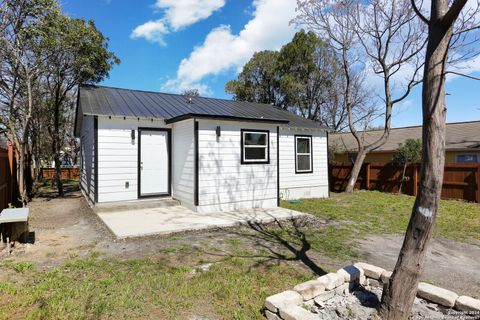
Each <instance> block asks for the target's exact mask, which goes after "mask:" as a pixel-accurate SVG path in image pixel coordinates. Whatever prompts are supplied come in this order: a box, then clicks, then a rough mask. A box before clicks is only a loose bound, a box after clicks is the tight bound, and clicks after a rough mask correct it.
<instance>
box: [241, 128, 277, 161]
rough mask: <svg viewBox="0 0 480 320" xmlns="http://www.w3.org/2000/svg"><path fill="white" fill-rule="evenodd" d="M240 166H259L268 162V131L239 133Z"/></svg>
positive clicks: (244, 131) (243, 131) (245, 130)
mask: <svg viewBox="0 0 480 320" xmlns="http://www.w3.org/2000/svg"><path fill="white" fill-rule="evenodd" d="M240 132H241V156H242V161H241V163H242V164H259V163H269V162H270V148H269V143H270V132H269V131H268V130H249V129H242V130H241V131H240Z"/></svg>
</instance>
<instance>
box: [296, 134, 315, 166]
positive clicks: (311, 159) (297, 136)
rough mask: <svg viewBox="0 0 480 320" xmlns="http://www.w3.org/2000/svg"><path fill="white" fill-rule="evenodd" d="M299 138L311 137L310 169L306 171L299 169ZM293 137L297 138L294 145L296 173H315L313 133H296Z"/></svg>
mask: <svg viewBox="0 0 480 320" xmlns="http://www.w3.org/2000/svg"><path fill="white" fill-rule="evenodd" d="M297 138H309V139H310V170H308V171H305V170H301V171H298V169H297V157H298V155H297ZM293 139H294V140H295V143H294V147H295V150H294V152H295V174H302V173H313V137H312V136H311V135H301V134H296V135H294V136H293Z"/></svg>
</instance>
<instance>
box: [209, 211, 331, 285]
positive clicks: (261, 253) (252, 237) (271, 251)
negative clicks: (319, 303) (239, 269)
mask: <svg viewBox="0 0 480 320" xmlns="http://www.w3.org/2000/svg"><path fill="white" fill-rule="evenodd" d="M308 223H309V221H308V219H305V218H296V219H288V220H283V221H280V220H275V221H274V222H273V223H270V224H267V225H266V224H260V223H255V222H249V223H248V224H247V225H246V227H245V228H240V229H232V230H231V231H230V232H231V233H232V234H234V235H236V236H238V237H239V238H242V239H247V240H249V242H251V243H253V244H254V248H255V249H254V250H251V251H254V252H252V253H248V252H235V250H229V252H227V251H224V250H219V251H220V252H204V253H207V254H209V255H213V256H223V257H225V258H246V259H258V261H257V262H256V263H255V264H253V265H252V268H253V267H256V266H259V265H262V264H267V263H271V262H276V263H279V262H281V261H288V262H292V261H296V262H300V263H302V264H303V265H304V266H305V267H307V268H308V269H310V270H311V271H312V272H313V273H315V274H317V275H319V276H322V275H324V274H326V273H327V272H326V271H325V270H324V269H323V268H321V267H320V266H319V265H318V264H317V263H316V262H315V261H314V260H313V258H312V257H311V255H309V252H310V250H311V249H312V246H311V243H310V242H309V240H308V238H307V235H306V233H305V231H304V230H305V228H306V226H307V225H308ZM232 251H233V252H232Z"/></svg>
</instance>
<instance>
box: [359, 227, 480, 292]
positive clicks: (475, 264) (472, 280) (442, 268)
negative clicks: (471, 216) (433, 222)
mask: <svg viewBox="0 0 480 320" xmlns="http://www.w3.org/2000/svg"><path fill="white" fill-rule="evenodd" d="M402 242H403V236H399V235H386V236H371V237H369V238H367V239H365V240H360V241H359V243H360V245H359V252H360V255H361V257H362V259H361V260H365V261H367V262H369V263H371V264H374V265H377V266H380V267H382V268H385V269H387V270H393V269H394V267H395V263H396V262H397V257H398V254H399V252H400V248H401V246H402ZM479 270H480V247H478V246H476V245H472V244H467V243H462V242H458V241H455V240H452V239H442V238H441V239H438V238H437V239H433V240H432V243H431V245H430V248H429V253H428V255H427V262H426V266H425V272H424V274H423V277H422V279H423V281H425V282H431V283H433V284H435V285H437V286H439V287H442V288H446V289H449V290H452V291H455V292H456V293H457V294H459V295H469V296H472V297H475V298H480V271H479Z"/></svg>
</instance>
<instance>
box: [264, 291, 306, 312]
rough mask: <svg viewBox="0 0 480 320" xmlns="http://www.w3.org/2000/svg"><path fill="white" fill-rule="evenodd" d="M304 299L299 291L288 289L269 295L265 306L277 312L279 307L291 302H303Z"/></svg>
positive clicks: (293, 303) (296, 303) (297, 303)
mask: <svg viewBox="0 0 480 320" xmlns="http://www.w3.org/2000/svg"><path fill="white" fill-rule="evenodd" d="M302 301H303V298H302V296H301V295H300V294H299V293H298V292H296V291H293V290H287V291H283V292H281V293H277V294H275V295H273V296H270V297H268V298H267V299H266V300H265V307H266V308H267V309H268V310H270V311H272V312H273V313H277V312H278V309H280V308H282V307H284V306H287V305H291V304H292V305H299V304H301V303H302Z"/></svg>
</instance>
